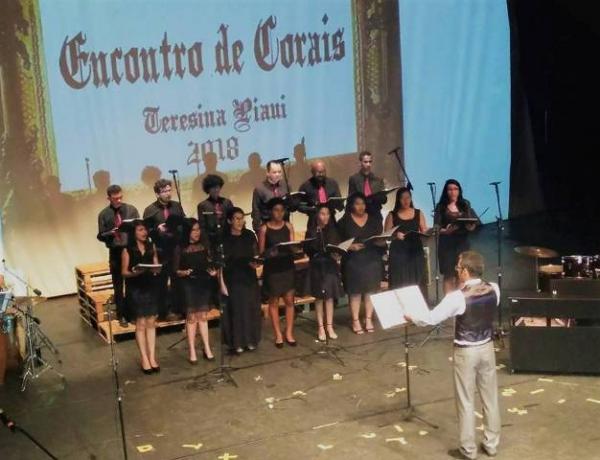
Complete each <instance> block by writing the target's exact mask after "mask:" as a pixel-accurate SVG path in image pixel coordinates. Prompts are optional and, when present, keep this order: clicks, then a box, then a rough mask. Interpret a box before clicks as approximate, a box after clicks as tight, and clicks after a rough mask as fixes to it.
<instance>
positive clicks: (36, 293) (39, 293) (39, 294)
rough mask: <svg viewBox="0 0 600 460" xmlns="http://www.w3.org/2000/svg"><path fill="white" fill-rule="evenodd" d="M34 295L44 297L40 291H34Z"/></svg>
mask: <svg viewBox="0 0 600 460" xmlns="http://www.w3.org/2000/svg"><path fill="white" fill-rule="evenodd" d="M33 293H34V294H35V295H37V296H41V295H42V291H40V290H39V289H34V290H33Z"/></svg>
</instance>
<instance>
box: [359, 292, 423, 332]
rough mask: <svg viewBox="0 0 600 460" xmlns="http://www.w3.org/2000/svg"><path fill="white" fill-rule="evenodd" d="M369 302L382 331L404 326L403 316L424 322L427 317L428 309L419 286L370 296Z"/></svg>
mask: <svg viewBox="0 0 600 460" xmlns="http://www.w3.org/2000/svg"><path fill="white" fill-rule="evenodd" d="M371 302H373V306H374V307H375V312H376V313H377V318H378V319H379V322H380V323H381V327H382V328H383V329H389V328H392V327H396V326H402V325H404V324H406V319H405V315H407V316H409V317H410V318H412V319H416V320H424V319H425V318H426V317H427V316H428V315H429V307H428V306H427V302H425V298H424V297H423V293H422V292H421V289H419V286H408V287H403V288H398V289H393V290H390V291H384V292H379V293H377V294H371Z"/></svg>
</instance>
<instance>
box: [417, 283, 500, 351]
mask: <svg viewBox="0 0 600 460" xmlns="http://www.w3.org/2000/svg"><path fill="white" fill-rule="evenodd" d="M479 283H481V279H480V278H473V279H470V280H467V281H465V286H473V285H475V284H479ZM490 285H491V286H492V288H493V289H494V291H495V292H496V299H497V302H496V305H500V288H499V287H498V285H497V284H496V283H490ZM466 309H467V302H466V300H465V295H464V294H463V292H462V290H460V289H458V290H456V291H452V292H450V293H448V294H446V296H445V297H444V298H443V299H442V301H441V302H440V303H439V304H438V305H437V306H436V307H435V308H433V309H432V310H430V311H429V315H428V316H427V317H425V318H419V320H415V324H417V326H435V325H436V324H439V323H441V322H443V321H445V320H447V319H448V318H453V317H455V316H459V315H462V314H463V313H464V312H465V310H466ZM486 342H488V340H484V341H481V342H465V341H463V340H454V343H456V344H457V345H472V346H475V345H483V344H484V343H486Z"/></svg>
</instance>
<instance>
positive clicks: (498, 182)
mask: <svg viewBox="0 0 600 460" xmlns="http://www.w3.org/2000/svg"><path fill="white" fill-rule="evenodd" d="M501 183H502V181H500V180H499V181H496V182H490V185H498V184H501Z"/></svg>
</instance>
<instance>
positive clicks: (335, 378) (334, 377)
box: [333, 374, 343, 380]
mask: <svg viewBox="0 0 600 460" xmlns="http://www.w3.org/2000/svg"><path fill="white" fill-rule="evenodd" d="M342 378H343V377H342V375H341V374H333V380H342Z"/></svg>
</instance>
